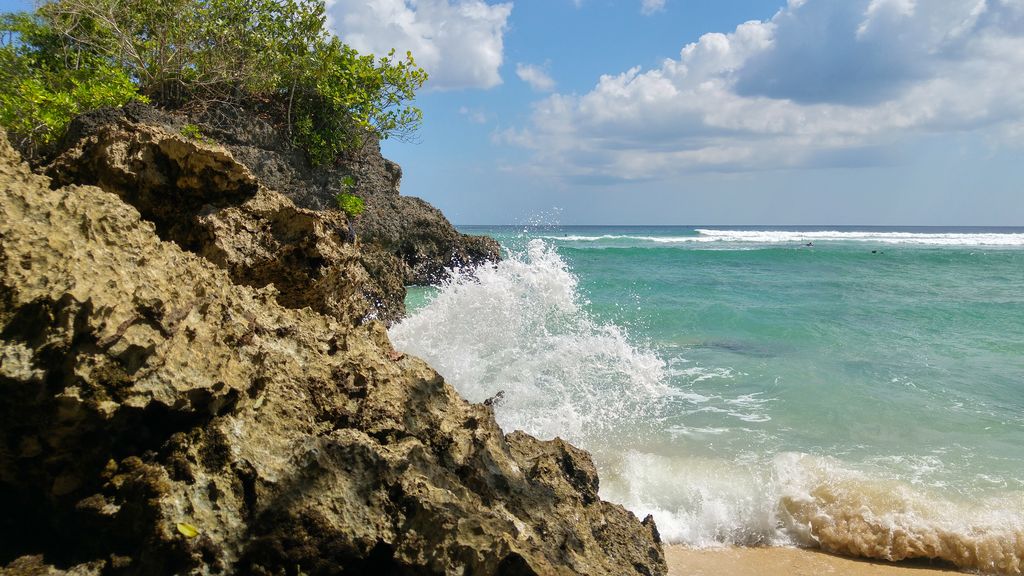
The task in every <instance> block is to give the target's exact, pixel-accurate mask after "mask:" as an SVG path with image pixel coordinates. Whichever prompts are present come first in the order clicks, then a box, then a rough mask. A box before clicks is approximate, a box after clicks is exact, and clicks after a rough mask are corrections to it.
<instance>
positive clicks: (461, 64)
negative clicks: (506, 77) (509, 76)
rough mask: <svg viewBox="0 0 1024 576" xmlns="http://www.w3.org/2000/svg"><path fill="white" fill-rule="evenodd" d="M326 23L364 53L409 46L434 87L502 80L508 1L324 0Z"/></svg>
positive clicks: (473, 85) (402, 50)
mask: <svg viewBox="0 0 1024 576" xmlns="http://www.w3.org/2000/svg"><path fill="white" fill-rule="evenodd" d="M327 5H328V6H327V12H328V19H329V26H330V27H331V29H332V30H333V31H334V32H335V33H336V34H337V35H338V36H339V37H340V38H341V39H342V40H343V41H344V42H346V43H347V44H349V45H350V46H352V47H353V48H355V49H356V50H359V51H360V52H364V53H373V54H377V55H384V54H387V53H388V52H389V51H390V50H391V49H392V48H394V49H396V50H397V51H398V53H399V54H404V53H405V52H406V51H411V52H412V54H413V57H414V58H416V62H417V63H418V64H419V65H420V66H422V67H423V68H424V69H425V70H426V71H427V72H428V73H429V74H430V79H429V80H428V81H427V87H428V88H430V89H435V90H447V89H457V88H491V87H494V86H497V85H498V84H501V75H500V74H499V72H498V70H499V68H500V67H501V63H502V60H503V58H504V35H505V31H506V29H507V28H508V18H509V15H510V14H511V13H512V3H511V2H506V3H500V4H488V3H487V2H485V1H484V0H328V2H327Z"/></svg>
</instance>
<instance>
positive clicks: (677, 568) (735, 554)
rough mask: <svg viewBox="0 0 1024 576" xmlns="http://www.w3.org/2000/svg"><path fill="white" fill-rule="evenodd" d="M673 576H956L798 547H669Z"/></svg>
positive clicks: (937, 568)
mask: <svg viewBox="0 0 1024 576" xmlns="http://www.w3.org/2000/svg"><path fill="white" fill-rule="evenodd" d="M665 556H666V558H667V559H668V573H669V576H731V575H737V576H747V575H750V576H819V575H823V574H836V575H839V576H952V575H954V574H962V572H957V571H956V570H955V569H954V568H953V567H951V566H947V565H940V564H929V563H927V562H901V563H898V564H894V563H889V562H881V561H872V560H855V559H852V558H845V557H842V556H833V555H832V554H825V553H824V552H818V551H815V550H800V549H796V548H721V549H712V550H694V549H691V548H686V547H683V546H666V547H665Z"/></svg>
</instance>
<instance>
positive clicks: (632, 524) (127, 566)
mask: <svg viewBox="0 0 1024 576" xmlns="http://www.w3.org/2000/svg"><path fill="white" fill-rule="evenodd" d="M118 137H119V138H120V137H126V138H129V144H128V145H127V147H125V148H118V147H116V146H114V144H115V141H114V140H111V141H110V144H111V146H106V147H104V146H100V147H97V148H95V149H94V151H95V153H98V154H102V153H103V151H104V150H106V151H109V156H110V157H114V156H115V155H116V154H122V153H123V158H126V159H133V160H131V161H127V162H121V161H119V162H118V163H116V165H118V166H125V167H126V169H125V170H124V171H122V172H121V173H119V174H118V175H117V176H118V178H121V177H123V178H126V179H129V181H132V182H142V181H147V182H148V181H153V182H162V181H170V179H168V178H167V175H168V174H173V175H176V177H175V178H174V179H173V182H176V183H177V184H176V186H178V187H179V188H182V187H183V188H184V190H178V191H176V192H170V191H169V192H168V193H174V194H176V195H175V196H174V198H179V199H181V204H183V205H185V204H187V205H189V208H188V209H187V211H188V212H189V213H191V211H192V210H193V209H196V208H198V211H197V212H196V213H195V218H193V219H192V220H191V221H189V222H188V223H186V224H179V223H178V222H176V220H175V218H176V216H173V214H172V213H170V212H167V213H166V214H167V216H166V220H164V221H163V222H161V221H160V218H163V216H160V214H161V212H160V210H163V208H161V209H158V208H157V207H155V206H150V205H149V204H146V203H143V202H139V205H140V206H141V207H139V208H136V207H133V206H130V205H128V204H126V203H125V202H124V201H122V198H124V199H126V200H128V201H132V199H133V197H132V195H131V194H130V193H128V192H126V190H127V189H128V187H126V186H123V185H121V184H118V185H117V186H114V185H110V184H109V182H110V180H104V179H102V178H101V179H99V180H98V182H99V183H101V184H104V183H106V184H104V185H106V186H108V187H109V188H111V189H115V190H116V191H117V192H118V193H117V194H114V193H110V192H105V191H103V190H101V189H100V188H97V187H93V186H79V185H69V186H63V187H60V186H59V185H58V183H51V181H50V180H49V179H47V178H45V177H41V176H37V175H34V174H32V173H31V172H30V171H29V170H28V168H27V167H26V166H24V165H22V164H19V163H18V161H17V158H16V156H15V154H14V153H13V150H12V149H11V148H10V146H9V145H8V144H7V142H6V140H5V139H4V138H2V137H0V360H2V369H0V509H2V510H3V511H4V514H2V515H0V533H2V534H4V535H5V537H4V538H3V539H0V565H2V564H7V567H6V569H5V572H6V573H11V574H37V573H38V574H49V573H53V574H57V573H60V572H59V571H58V570H63V571H67V573H75V574H79V573H80V574H95V573H102V574H296V573H304V574H450V575H456V574H504V575H531V574H543V575H548V574H590V575H594V576H597V575H602V574H608V575H615V576H620V575H628V574H648V575H650V574H664V573H665V570H666V569H665V564H664V559H663V556H662V551H661V546H660V544H659V541H658V535H657V531H656V529H655V528H654V525H653V522H652V521H650V520H646V521H645V522H644V523H641V522H639V521H638V520H637V519H636V518H635V517H634V516H633V515H632V514H630V513H629V512H627V511H625V510H624V509H622V508H621V507H619V506H617V505H613V504H609V503H606V502H603V501H601V500H600V499H599V498H598V496H597V488H598V485H597V475H596V473H595V471H594V467H593V464H592V463H591V462H590V459H589V457H588V456H587V455H586V453H584V452H582V451H580V450H577V449H575V448H573V447H571V446H569V445H568V444H566V443H564V442H562V441H560V440H554V441H549V442H542V441H539V440H536V439H533V438H530V437H529V436H526V435H525V434H522V433H513V434H509V435H507V436H506V435H504V434H503V433H502V431H501V430H500V429H499V427H498V426H497V424H496V423H495V421H494V417H493V413H492V412H491V410H490V408H489V407H486V406H483V405H473V404H469V403H467V402H466V401H464V400H462V399H461V398H460V397H459V396H458V395H457V394H456V392H455V391H454V390H453V389H452V388H451V387H450V386H449V385H448V384H447V383H445V382H444V380H443V379H442V378H441V377H440V376H439V375H438V374H437V373H436V372H434V371H433V370H432V369H431V368H430V367H429V366H427V365H426V364H425V363H423V362H422V361H421V360H418V359H416V358H413V357H409V356H403V355H401V354H398V353H396V352H395V351H394V350H393V349H392V348H391V346H390V344H389V342H388V340H387V334H386V331H385V329H384V326H383V324H381V323H379V322H374V321H367V322H362V323H358V322H351V321H350V320H351V314H352V312H344V313H331V314H321V313H319V312H318V311H315V310H313V309H310V308H298V307H296V306H291V305H289V304H290V302H289V299H291V298H295V299H297V300H302V299H303V298H307V296H303V295H301V294H296V295H290V296H284V294H285V293H284V292H278V291H277V290H275V289H272V288H270V287H263V288H254V287H253V286H251V285H249V284H259V283H260V282H249V281H248V280H247V277H246V276H245V274H249V273H250V272H244V273H240V272H238V271H237V270H233V266H234V265H235V263H241V262H248V264H246V265H245V266H242V268H243V269H245V270H255V269H257V268H258V267H257V266H254V265H253V264H252V263H253V262H257V261H263V260H261V259H263V258H264V256H260V254H262V252H261V251H263V250H266V251H268V252H269V251H270V247H269V246H270V244H269V240H268V239H267V238H269V237H271V236H275V234H277V235H283V236H287V232H288V231H295V230H301V231H302V233H303V234H307V233H308V232H309V230H311V229H312V230H313V231H314V234H312V236H313V238H314V239H313V240H310V242H312V243H313V244H324V245H325V246H326V244H327V243H328V240H327V239H326V237H327V236H326V235H327V233H326V232H324V234H325V236H324V237H323V238H321V237H318V236H317V233H316V229H317V227H318V226H320V227H323V229H324V230H327V229H330V228H331V226H340V225H341V224H340V221H335V222H334V223H333V224H332V223H331V221H330V220H329V219H328V220H319V221H316V222H315V223H313V224H309V226H308V227H307V228H302V227H301V226H299V224H295V223H294V222H293V221H297V220H303V219H309V218H311V215H310V214H308V213H306V212H305V211H303V210H302V209H297V208H295V207H294V206H288V203H286V202H285V201H284V200H283V199H280V198H278V197H275V196H274V195H272V194H270V193H269V192H268V191H266V190H264V189H261V188H260V187H259V186H255V185H253V182H252V180H251V179H250V178H249V177H248V176H247V175H246V173H245V172H243V171H240V170H237V169H236V168H235V167H234V165H233V164H231V162H229V161H228V160H226V159H225V158H220V157H209V158H205V159H203V160H201V161H199V160H198V159H197V160H196V162H192V161H190V160H184V161H183V163H179V164H178V165H177V168H176V170H179V172H174V171H171V172H166V171H165V170H164V169H161V171H158V173H157V174H156V175H154V173H153V172H152V171H151V167H150V166H148V162H149V161H150V160H147V159H143V160H139V161H138V162H135V160H134V159H137V158H140V157H139V156H138V155H137V154H136V152H140V153H144V150H150V152H151V153H152V156H151V158H152V159H153V160H154V161H156V162H162V161H164V160H163V159H165V158H170V157H172V155H171V153H170V152H166V150H167V147H166V146H165V144H166V143H164V144H161V142H164V140H162V139H161V138H166V137H173V134H169V133H168V134H165V135H164V136H160V137H158V135H157V133H155V132H153V133H151V134H150V135H147V136H143V135H139V137H138V138H137V139H134V140H132V139H131V137H132V135H131V134H130V133H129V132H127V131H126V132H125V133H124V134H123V135H121V136H118ZM154 143H155V144H154ZM167 145H169V144H167ZM169 146H173V145H169ZM181 149H182V150H184V152H183V153H182V154H179V155H177V156H173V157H174V158H179V159H182V158H184V159H188V158H190V157H192V156H194V155H195V154H198V153H199V152H198V151H197V150H193V149H191V148H188V147H187V146H185V147H183V148H181ZM157 151H163V152H161V153H166V154H167V156H166V157H164V156H160V155H159V154H157ZM115 152H116V154H115ZM90 154H91V153H90ZM143 158H144V157H143ZM214 161H216V162H217V164H216V166H217V167H213V165H212V164H210V163H212V162H214ZM79 164H80V165H85V164H81V163H79ZM96 165H97V166H100V165H101V164H96ZM183 166H185V167H187V166H204V167H208V168H209V170H210V171H211V172H210V173H207V172H203V171H204V170H206V169H207V168H202V170H200V174H207V175H208V176H209V178H208V179H207V180H205V181H207V182H217V183H218V184H217V185H218V186H221V188H219V190H221V191H222V192H223V194H225V195H227V196H230V197H231V201H230V205H229V206H222V205H221V204H220V203H219V202H218V201H217V200H215V199H212V198H208V197H207V196H206V195H205V194H207V192H204V190H206V188H205V186H193V185H192V182H193V181H192V180H190V179H189V178H190V176H189V175H188V174H183V173H182V172H180V170H184V168H183ZM222 170H226V173H224V174H219V175H215V174H213V173H212V172H218V173H219V172H220V171H222ZM159 174H162V175H163V176H160V175H159ZM202 177H203V178H206V177H207V176H202ZM161 178H162V179H163V180H161ZM155 190H156V189H155V188H153V189H152V190H151V191H152V192H153V193H154V194H155ZM146 193H147V194H149V193H150V192H148V191H147V192H146ZM141 196H143V194H141V193H140V194H138V195H137V196H136V197H135V198H138V197H141ZM239 199H242V201H241V202H239ZM207 206H208V207H209V208H207ZM149 210H152V212H151V214H156V216H154V217H152V218H146V219H144V218H143V217H142V216H141V215H140V212H146V211H149ZM246 212H248V213H250V214H249V215H248V216H246V215H245V214H243V213H246ZM253 215H255V216H253ZM250 216H252V219H250ZM279 217H280V218H283V219H285V220H287V221H288V222H287V223H285V224H283V225H281V227H278V228H275V223H274V219H275V218H279ZM260 218H263V219H262V220H261V219H260ZM252 222H261V224H260V226H267V227H268V228H259V229H257V227H256V225H255V224H251V223H252ZM250 226H251V227H252V228H251V229H250ZM224 230H230V231H231V232H230V233H228V232H224ZM203 234H211V235H212V237H213V238H214V239H219V240H217V241H212V242H210V241H200V240H201V239H202V235H203ZM161 238H163V239H165V240H173V241H162V240H161ZM224 238H232V239H233V240H232V242H231V243H228V242H226V241H223V239H224ZM331 238H332V239H331V242H333V244H331V245H330V249H331V250H337V251H339V252H340V253H341V255H340V256H338V258H341V259H342V260H343V261H344V262H352V261H354V260H355V259H357V258H359V256H357V255H355V254H347V253H346V252H345V250H347V249H349V248H352V246H351V245H349V244H346V243H344V242H340V241H339V240H337V239H336V238H334V237H331ZM183 239H196V240H197V241H199V244H198V245H197V246H199V248H198V249H197V248H196V247H195V246H193V247H190V249H189V250H184V249H182V246H186V247H188V242H187V241H183ZM277 242H279V244H278V246H279V247H287V246H295V244H293V243H290V240H289V239H288V238H278V239H277ZM276 249H279V250H284V249H285V248H276ZM309 250H314V249H313V248H310V249H309ZM315 250H320V251H323V252H327V251H328V248H327V247H323V246H321V247H319V248H315ZM250 252H251V253H250ZM311 253H312V252H310V251H307V252H301V251H300V254H299V256H297V259H299V260H301V259H302V258H307V257H308V256H309V254H311ZM200 254H202V255H200ZM253 254H255V256H254V255H253ZM204 256H205V257H204ZM332 257H333V256H330V255H328V256H327V258H332ZM218 258H219V259H221V260H220V261H218ZM346 258H349V260H345V259H346ZM247 259H249V260H247ZM279 261H281V262H285V261H286V260H283V259H279ZM215 262H216V263H215ZM305 265H306V264H302V266H305ZM338 266H339V268H338V270H339V275H338V276H337V277H336V278H335V279H333V280H331V282H334V284H332V286H333V287H334V288H338V289H341V290H348V291H349V292H348V293H353V292H354V291H358V290H360V289H359V288H354V287H348V288H346V287H345V286H343V285H344V284H346V283H354V282H358V281H359V278H357V276H356V275H350V276H344V275H343V274H341V271H342V270H343V269H345V267H346V266H347V264H338ZM300 267H301V266H300ZM240 274H241V277H239V275H240ZM325 282H326V281H325ZM339 306H340V307H341V308H340V309H344V310H348V308H347V306H349V304H339ZM353 306H354V305H353ZM325 308H327V310H326V312H330V306H328V305H326V304H325ZM39 555H42V558H41V559H40V558H39Z"/></svg>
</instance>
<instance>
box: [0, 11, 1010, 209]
mask: <svg viewBox="0 0 1024 576" xmlns="http://www.w3.org/2000/svg"><path fill="white" fill-rule="evenodd" d="M0 5H3V6H4V7H5V8H9V7H10V6H11V5H12V2H11V1H10V0H0ZM329 13H330V15H331V26H332V28H333V29H334V30H335V31H336V32H337V33H338V34H339V36H341V38H342V39H343V40H345V41H346V42H348V43H350V44H352V45H353V46H355V47H356V48H357V49H360V50H361V51H368V52H376V53H384V52H386V51H388V50H390V49H391V48H392V47H394V48H398V49H399V50H400V51H404V50H412V51H413V53H414V55H415V56H416V57H417V59H418V61H419V62H420V63H421V64H422V65H423V66H424V67H425V68H426V69H427V70H428V72H430V74H431V80H430V81H429V82H428V85H427V87H426V89H425V90H424V91H423V92H422V93H421V94H420V95H419V97H418V99H417V103H418V105H419V106H420V107H421V108H422V109H423V111H424V114H425V123H424V126H423V128H422V130H421V131H420V132H419V134H418V142H416V143H405V142H391V141H389V142H385V144H384V151H385V154H386V155H387V156H388V157H390V158H392V159H393V160H395V161H397V162H399V163H400V164H401V165H402V167H403V169H404V179H403V183H402V192H403V193H404V194H408V195H414V196H420V197H422V198H424V199H426V200H428V201H430V202H431V203H433V204H435V205H436V206H438V207H439V208H441V209H442V210H443V211H444V212H445V213H446V214H447V215H448V216H449V218H451V219H452V220H453V221H454V222H456V223H459V224H518V223H528V222H544V223H555V222H558V223H562V224H874V225H1003V226H1013V225H1018V226H1024V0H842V1H835V0H789V2H788V3H787V2H786V0H740V1H729V2H723V1H721V0H512V1H504V2H499V1H493V0H492V1H485V0H332V1H330V2H329Z"/></svg>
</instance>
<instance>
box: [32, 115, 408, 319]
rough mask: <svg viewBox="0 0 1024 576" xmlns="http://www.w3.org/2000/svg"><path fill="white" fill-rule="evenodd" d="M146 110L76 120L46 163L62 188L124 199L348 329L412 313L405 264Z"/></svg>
mask: <svg viewBox="0 0 1024 576" xmlns="http://www.w3.org/2000/svg"><path fill="white" fill-rule="evenodd" d="M138 110H139V111H140V112H148V116H147V115H142V116H135V117H133V116H131V115H130V113H125V112H122V111H120V110H114V109H108V110H104V111H100V112H97V113H93V114H91V115H88V116H85V117H83V118H82V119H80V120H79V121H76V122H75V123H74V124H73V126H72V131H71V133H70V135H69V137H68V138H66V139H65V141H66V144H65V150H64V151H63V152H62V153H61V154H60V155H59V156H57V157H56V158H55V159H54V160H53V161H52V163H50V164H49V166H47V167H46V172H47V174H48V175H50V176H51V177H52V178H53V182H54V184H55V185H63V184H71V183H79V184H91V185H95V186H98V187H100V188H102V189H103V190H105V191H108V192H113V193H115V194H117V195H118V196H120V197H121V199H122V200H124V201H125V202H127V203H128V204H130V205H132V206H133V207H135V208H136V209H137V210H138V211H139V212H140V213H141V214H142V217H143V218H144V219H146V220H148V221H150V222H153V223H154V224H155V225H156V232H157V234H158V235H159V236H160V238H161V239H163V240H168V241H173V242H175V243H177V244H178V245H179V246H181V247H182V248H184V249H186V250H189V251H191V252H195V253H197V254H200V255H202V256H204V257H205V258H206V259H207V260H209V261H211V262H213V263H215V264H217V265H218V266H220V267H222V268H224V269H225V270H227V271H228V272H229V273H230V274H231V277H232V280H233V281H234V282H235V283H237V284H244V285H246V286H252V287H254V288H261V287H264V286H267V285H269V284H271V283H272V284H274V286H275V288H276V290H277V300H278V302H279V303H280V304H282V305H283V306H287V307H289V308H302V307H304V306H309V307H310V308H312V309H313V310H315V311H317V312H320V313H322V314H327V315H330V316H334V317H336V318H338V319H339V320H341V321H343V322H345V323H349V324H351V323H355V322H358V321H360V320H362V319H365V318H374V319H379V320H383V321H386V322H391V321H393V320H395V319H397V318H398V317H400V316H401V315H402V314H403V313H404V310H405V303H404V299H405V287H404V285H403V281H404V275H403V264H402V263H401V262H400V261H399V260H398V259H397V258H395V257H394V256H392V255H390V254H389V253H387V251H386V250H383V249H381V248H375V247H372V246H367V247H362V248H360V247H357V246H356V245H355V244H354V243H353V242H352V241H351V238H350V237H349V236H350V235H349V222H348V219H347V218H346V216H345V214H344V213H343V212H340V211H338V210H326V211H319V212H318V211H313V210H308V209H302V208H298V207H296V206H295V205H294V204H293V203H292V201H291V200H289V199H288V198H285V197H284V196H282V195H281V194H279V193H278V192H275V191H272V190H269V189H267V188H266V187H265V186H262V185H261V183H260V182H259V181H258V180H257V178H256V177H255V176H254V175H253V174H252V172H250V171H249V169H248V168H246V166H244V165H242V164H241V163H239V162H238V161H236V160H235V159H234V157H233V156H232V154H231V153H230V152H229V151H228V150H227V149H225V148H224V147H223V146H220V145H218V144H215V143H212V142H209V141H196V140H192V139H190V138H186V137H185V136H182V135H181V134H180V133H176V132H170V131H168V130H167V129H165V128H163V127H161V126H160V125H158V124H147V123H144V122H147V121H151V122H159V121H161V120H163V119H164V117H163V115H162V114H161V113H158V112H156V111H154V110H152V109H150V108H139V109H138Z"/></svg>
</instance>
